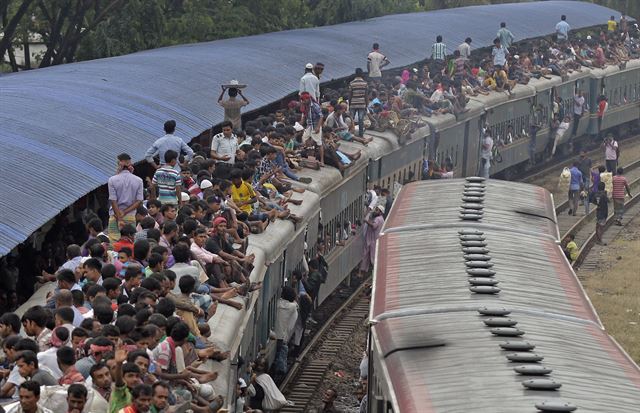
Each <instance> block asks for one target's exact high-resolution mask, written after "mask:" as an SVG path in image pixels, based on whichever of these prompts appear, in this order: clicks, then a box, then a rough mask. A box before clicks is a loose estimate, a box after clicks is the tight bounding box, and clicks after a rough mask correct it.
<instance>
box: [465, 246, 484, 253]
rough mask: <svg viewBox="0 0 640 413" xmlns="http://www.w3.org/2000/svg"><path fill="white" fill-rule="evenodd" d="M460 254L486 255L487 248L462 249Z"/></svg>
mask: <svg viewBox="0 0 640 413" xmlns="http://www.w3.org/2000/svg"><path fill="white" fill-rule="evenodd" d="M462 252H464V253H465V254H488V253H489V248H484V247H464V248H462Z"/></svg>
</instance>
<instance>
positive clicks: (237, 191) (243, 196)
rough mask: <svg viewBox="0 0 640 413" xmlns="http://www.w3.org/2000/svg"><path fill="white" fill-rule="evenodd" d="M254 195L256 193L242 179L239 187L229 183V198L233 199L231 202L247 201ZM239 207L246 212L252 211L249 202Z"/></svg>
mask: <svg viewBox="0 0 640 413" xmlns="http://www.w3.org/2000/svg"><path fill="white" fill-rule="evenodd" d="M255 196H256V193H255V191H254V190H253V187H252V186H251V185H250V184H248V183H247V182H246V181H242V184H240V186H239V187H236V186H235V185H231V199H233V202H235V203H236V204H238V203H239V202H247V201H249V200H250V199H251V198H253V197H255ZM240 209H241V210H242V211H243V212H246V213H247V214H250V213H251V212H253V206H252V205H251V204H245V205H242V206H241V207H240Z"/></svg>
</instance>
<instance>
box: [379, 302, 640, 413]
mask: <svg viewBox="0 0 640 413" xmlns="http://www.w3.org/2000/svg"><path fill="white" fill-rule="evenodd" d="M509 317H510V318H511V319H512V320H514V321H517V322H518V324H517V327H518V328H520V329H521V330H523V331H525V335H524V336H523V338H522V339H518V338H515V339H514V338H509V337H506V338H505V337H498V336H495V335H493V334H492V333H491V332H490V328H489V327H487V326H485V324H484V321H485V320H486V319H487V318H488V317H486V316H482V315H480V314H479V313H477V312H476V311H447V312H436V313H431V314H423V315H418V316H411V317H403V318H393V319H388V320H384V321H381V322H380V323H378V324H376V325H375V326H374V327H373V328H374V331H375V337H374V339H375V340H376V342H377V343H379V344H380V347H379V349H380V353H381V354H382V356H381V357H384V364H385V367H386V370H387V375H388V376H387V379H388V382H389V383H390V385H391V386H392V387H393V388H394V389H395V395H396V398H397V400H396V402H397V405H398V410H397V411H400V412H402V413H436V412H447V413H449V412H468V411H474V412H482V413H514V412H535V411H537V409H536V408H535V405H536V404H539V403H543V402H545V401H547V403H548V402H549V401H551V402H556V403H559V404H564V403H570V404H572V405H574V406H577V407H578V409H577V412H578V413H584V412H593V413H602V412H632V411H637V408H638V406H639V405H640V369H638V366H636V365H635V364H634V363H633V361H632V360H631V359H629V357H628V355H627V354H626V353H625V352H624V351H623V350H622V349H621V348H620V347H619V346H618V344H617V343H616V342H615V341H614V340H613V339H612V338H611V337H609V336H608V335H607V333H606V332H604V331H603V330H602V329H600V328H599V327H598V326H597V325H595V324H593V323H590V322H584V321H582V320H576V319H562V318H556V317H551V316H548V315H546V314H544V313H534V312H521V311H514V312H512V313H511V314H509ZM507 341H510V342H527V343H530V344H533V345H535V346H536V347H535V348H534V349H533V350H532V353H534V354H535V355H537V356H540V357H543V358H544V359H543V360H542V361H541V362H540V363H526V362H522V361H510V360H509V359H508V358H507V356H508V355H512V354H514V353H518V352H516V351H507V350H503V349H502V348H501V347H500V344H502V343H504V342H507ZM520 354H521V353H520ZM522 365H529V366H532V365H535V366H544V367H546V368H549V369H552V372H551V373H550V374H549V375H548V376H544V377H538V376H530V375H520V374H518V373H516V372H515V371H514V368H515V367H517V366H522ZM540 378H543V379H550V380H553V381H554V382H555V383H559V384H561V385H562V387H560V388H559V389H558V390H529V389H527V388H525V387H524V386H523V384H522V383H523V382H525V381H528V380H532V379H540ZM394 411H395V410H394ZM558 411H564V410H558ZM567 411H568V410H567Z"/></svg>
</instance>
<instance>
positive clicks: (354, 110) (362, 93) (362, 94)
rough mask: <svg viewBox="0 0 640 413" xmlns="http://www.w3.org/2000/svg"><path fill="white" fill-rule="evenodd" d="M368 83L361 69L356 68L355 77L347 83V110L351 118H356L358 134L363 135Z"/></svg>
mask: <svg viewBox="0 0 640 413" xmlns="http://www.w3.org/2000/svg"><path fill="white" fill-rule="evenodd" d="M367 100H368V85H367V81H366V80H364V77H363V73H362V69H360V68H357V69H356V76H355V78H354V79H353V80H352V81H351V82H350V83H349V111H350V112H351V119H354V120H355V119H356V118H357V120H358V136H359V137H361V138H363V137H364V118H365V116H367V104H368V101H367Z"/></svg>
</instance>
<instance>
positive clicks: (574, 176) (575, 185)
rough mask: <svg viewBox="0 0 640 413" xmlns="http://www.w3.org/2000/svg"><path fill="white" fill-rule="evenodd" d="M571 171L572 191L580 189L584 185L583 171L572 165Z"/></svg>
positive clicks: (570, 185)
mask: <svg viewBox="0 0 640 413" xmlns="http://www.w3.org/2000/svg"><path fill="white" fill-rule="evenodd" d="M570 171H571V183H570V184H569V190H570V191H579V190H580V187H581V186H582V172H580V169H578V168H577V167H575V166H574V167H572V168H571V169H570Z"/></svg>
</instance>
